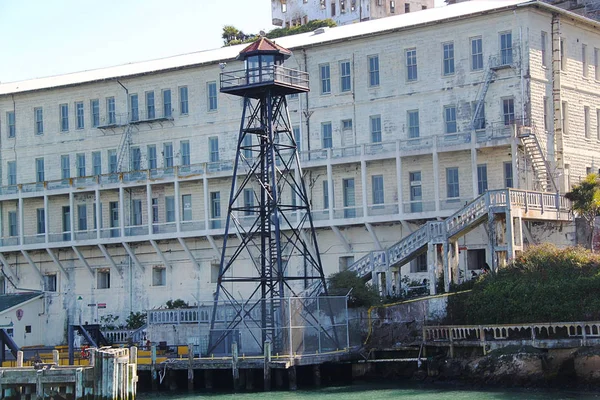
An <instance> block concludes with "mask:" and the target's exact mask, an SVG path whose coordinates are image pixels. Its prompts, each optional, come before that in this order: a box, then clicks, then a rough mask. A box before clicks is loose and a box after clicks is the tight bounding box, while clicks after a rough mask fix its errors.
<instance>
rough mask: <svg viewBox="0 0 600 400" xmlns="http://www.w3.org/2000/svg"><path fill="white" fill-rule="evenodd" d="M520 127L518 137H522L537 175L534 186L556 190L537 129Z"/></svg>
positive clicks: (526, 154)
mask: <svg viewBox="0 0 600 400" xmlns="http://www.w3.org/2000/svg"><path fill="white" fill-rule="evenodd" d="M519 129H520V131H519V133H518V134H517V135H518V138H519V139H521V143H522V144H523V149H524V152H525V156H526V157H527V158H528V159H529V161H530V163H531V167H532V169H533V174H534V176H535V185H534V188H535V189H537V190H539V191H542V192H547V191H549V190H550V191H556V190H557V188H556V183H555V182H554V178H553V176H552V174H551V173H550V165H549V163H548V160H547V159H546V157H545V156H544V152H543V151H542V146H540V142H539V141H538V138H537V135H536V132H535V129H534V128H531V127H521V128H519Z"/></svg>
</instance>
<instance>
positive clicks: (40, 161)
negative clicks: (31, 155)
mask: <svg viewBox="0 0 600 400" xmlns="http://www.w3.org/2000/svg"><path fill="white" fill-rule="evenodd" d="M45 175H46V174H45V173H44V158H43V157H41V158H36V159H35V181H36V182H44V181H45V180H46V179H45V177H46V176H45Z"/></svg>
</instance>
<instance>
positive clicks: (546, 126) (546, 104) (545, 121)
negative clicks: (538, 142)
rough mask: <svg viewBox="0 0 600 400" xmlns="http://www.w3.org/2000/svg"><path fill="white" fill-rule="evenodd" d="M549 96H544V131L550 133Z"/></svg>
mask: <svg viewBox="0 0 600 400" xmlns="http://www.w3.org/2000/svg"><path fill="white" fill-rule="evenodd" d="M548 101H549V99H548V97H546V96H544V131H545V132H546V133H548Z"/></svg>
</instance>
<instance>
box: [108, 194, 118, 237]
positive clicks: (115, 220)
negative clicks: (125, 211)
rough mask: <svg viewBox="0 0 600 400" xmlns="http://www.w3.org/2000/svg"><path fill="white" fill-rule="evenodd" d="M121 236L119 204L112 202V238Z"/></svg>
mask: <svg viewBox="0 0 600 400" xmlns="http://www.w3.org/2000/svg"><path fill="white" fill-rule="evenodd" d="M118 236H119V202H118V201H111V202H110V237H118Z"/></svg>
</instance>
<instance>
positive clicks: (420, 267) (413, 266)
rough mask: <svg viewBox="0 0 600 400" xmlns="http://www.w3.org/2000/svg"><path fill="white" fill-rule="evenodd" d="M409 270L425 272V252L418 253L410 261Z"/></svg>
mask: <svg viewBox="0 0 600 400" xmlns="http://www.w3.org/2000/svg"><path fill="white" fill-rule="evenodd" d="M410 272H413V273H414V272H427V253H421V254H419V255H418V256H417V257H416V258H415V259H414V260H412V261H411V262H410Z"/></svg>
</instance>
